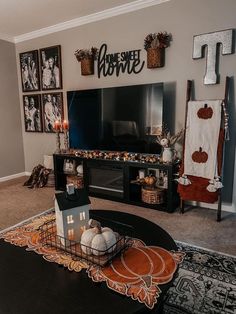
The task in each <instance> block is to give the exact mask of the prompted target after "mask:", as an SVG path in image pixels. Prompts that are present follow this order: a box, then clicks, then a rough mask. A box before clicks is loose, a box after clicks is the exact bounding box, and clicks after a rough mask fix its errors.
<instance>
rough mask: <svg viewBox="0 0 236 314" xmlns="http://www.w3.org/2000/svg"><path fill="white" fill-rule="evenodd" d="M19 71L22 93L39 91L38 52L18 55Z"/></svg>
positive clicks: (33, 51)
mask: <svg viewBox="0 0 236 314" xmlns="http://www.w3.org/2000/svg"><path fill="white" fill-rule="evenodd" d="M20 70H21V82H22V91H23V92H34V91H39V90H40V80H39V59H38V50H32V51H27V52H22V53H20Z"/></svg>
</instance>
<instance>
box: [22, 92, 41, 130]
mask: <svg viewBox="0 0 236 314" xmlns="http://www.w3.org/2000/svg"><path fill="white" fill-rule="evenodd" d="M23 110H24V123H25V132H43V121H42V106H41V97H40V94H30V95H29V94H27V95H23Z"/></svg>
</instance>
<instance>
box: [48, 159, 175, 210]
mask: <svg viewBox="0 0 236 314" xmlns="http://www.w3.org/2000/svg"><path fill="white" fill-rule="evenodd" d="M53 157H54V172H55V188H56V190H65V187H66V183H67V176H68V175H73V174H74V175H75V176H76V175H77V172H76V168H77V167H78V165H82V166H83V181H84V187H85V188H86V189H87V190H88V192H89V195H90V196H94V197H99V198H103V199H109V200H112V201H118V202H124V203H128V204H132V205H137V206H142V207H148V208H152V209H156V210H163V211H167V212H173V211H174V210H175V209H176V207H177V206H178V205H179V197H178V194H177V185H176V182H175V181H174V174H175V172H176V171H177V170H176V169H177V166H178V165H177V164H176V163H172V164H164V163H161V162H155V163H149V162H137V161H117V160H106V159H90V158H85V157H81V156H80V157H78V156H75V154H54V156H53ZM65 160H70V161H72V162H73V163H74V170H73V171H72V173H71V174H68V172H65V171H64V163H65ZM141 169H142V170H144V172H145V174H146V175H148V174H150V173H155V174H156V176H157V177H158V176H159V177H161V175H162V176H165V179H166V181H167V183H166V184H165V186H160V188H161V189H162V191H163V199H164V200H163V202H162V203H161V204H149V203H147V202H144V201H143V200H142V196H141V190H142V186H141V185H140V184H139V182H138V181H137V180H136V179H137V177H138V175H139V170H141ZM160 181H161V180H160ZM159 183H160V184H161V182H159Z"/></svg>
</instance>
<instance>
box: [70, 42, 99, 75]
mask: <svg viewBox="0 0 236 314" xmlns="http://www.w3.org/2000/svg"><path fill="white" fill-rule="evenodd" d="M97 55H98V49H97V48H95V47H92V48H91V49H78V50H76V51H75V56H76V59H77V60H78V62H81V74H82V75H92V74H94V60H96V59H97Z"/></svg>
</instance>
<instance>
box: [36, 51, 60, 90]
mask: <svg viewBox="0 0 236 314" xmlns="http://www.w3.org/2000/svg"><path fill="white" fill-rule="evenodd" d="M40 65H41V84H42V90H50V89H61V88H62V74H61V46H60V45H59V46H53V47H48V48H44V49H40Z"/></svg>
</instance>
